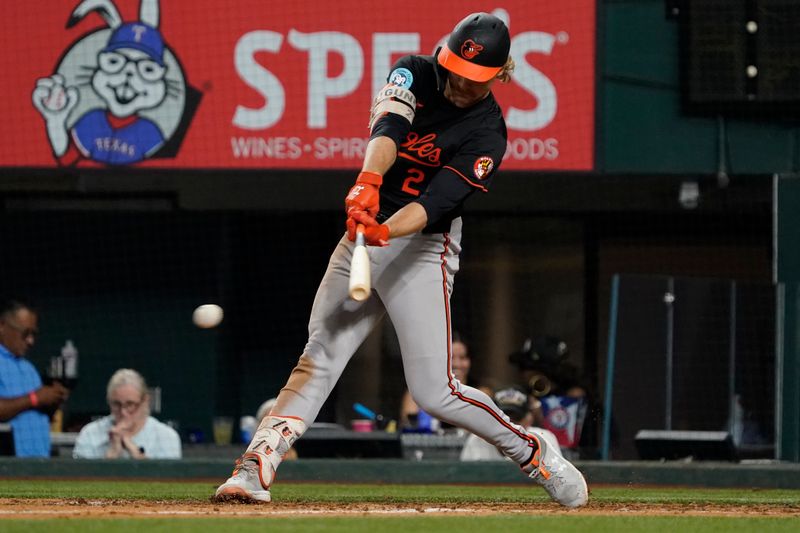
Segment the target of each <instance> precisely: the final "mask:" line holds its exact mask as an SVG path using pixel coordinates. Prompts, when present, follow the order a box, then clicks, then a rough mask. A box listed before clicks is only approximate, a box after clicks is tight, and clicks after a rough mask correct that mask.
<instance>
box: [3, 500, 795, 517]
mask: <svg viewBox="0 0 800 533" xmlns="http://www.w3.org/2000/svg"><path fill="white" fill-rule="evenodd" d="M514 513H524V514H548V515H552V514H553V513H557V514H561V513H563V514H581V515H590V516H592V515H594V516H603V515H629V516H633V515H651V516H659V515H660V516H734V517H735V516H741V517H743V516H749V517H754V516H778V517H798V518H800V506H796V505H780V504H770V505H767V504H756V505H730V504H718V505H717V504H707V503H704V504H645V503H635V504H631V503H625V504H614V503H607V502H590V503H589V505H588V506H586V507H584V508H582V509H577V510H569V509H564V508H563V507H560V506H558V505H557V504H554V503H547V504H541V505H537V506H535V507H531V506H522V505H519V504H503V503H494V504H491V503H488V504H483V503H480V504H476V503H469V504H459V505H457V506H452V507H449V506H437V507H426V506H422V505H418V504H417V505H411V504H399V505H393V504H375V503H365V504H352V503H351V504H336V503H326V504H318V505H309V504H302V505H299V504H296V503H290V504H289V503H280V502H273V503H268V504H260V505H253V504H241V503H226V504H219V503H213V502H210V501H209V502H194V503H185V502H182V503H175V502H166V501H165V502H159V501H145V500H100V499H93V500H88V499H83V498H76V499H66V498H65V499H27V498H3V499H0V519H15V518H16V519H19V518H67V517H72V518H81V517H86V518H89V517H94V518H146V517H155V518H164V517H187V518H202V517H226V516H244V517H258V516H262V517H272V516H275V517H278V516H287V515H291V516H348V515H361V514H389V515H394V514H403V515H414V514H419V515H421V514H426V515H429V514H456V515H489V514H514Z"/></svg>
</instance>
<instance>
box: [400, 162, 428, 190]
mask: <svg viewBox="0 0 800 533" xmlns="http://www.w3.org/2000/svg"><path fill="white" fill-rule="evenodd" d="M424 180H425V173H424V172H423V171H421V170H419V169H417V168H409V169H408V177H407V178H406V180H405V181H404V182H403V187H402V190H403V192H407V193H408V194H410V195H411V196H419V193H420V191H419V190H417V189H415V188H414V187H412V186H411V185H412V184H413V183H421V182H422V181H424Z"/></svg>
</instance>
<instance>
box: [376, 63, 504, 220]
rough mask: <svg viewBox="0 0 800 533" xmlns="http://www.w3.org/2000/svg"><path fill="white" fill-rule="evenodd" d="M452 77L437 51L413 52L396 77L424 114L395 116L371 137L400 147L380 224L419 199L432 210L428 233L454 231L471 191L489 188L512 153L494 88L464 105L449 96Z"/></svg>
mask: <svg viewBox="0 0 800 533" xmlns="http://www.w3.org/2000/svg"><path fill="white" fill-rule="evenodd" d="M446 79H447V71H446V70H444V69H443V68H442V67H440V66H439V65H438V64H437V62H436V59H435V57H433V56H405V57H403V58H401V59H400V60H398V61H397V63H396V64H395V65H394V67H393V68H392V71H391V74H389V77H388V80H387V81H388V82H389V83H390V84H394V85H397V86H401V87H403V88H405V89H408V90H410V91H411V92H412V93H413V94H414V96H415V97H416V115H415V116H414V119H413V122H412V123H411V124H409V122H408V120H406V119H405V118H403V117H402V116H401V115H398V114H394V113H387V114H386V115H384V116H383V117H380V118H378V119H377V120H376V121H375V123H374V125H373V128H372V135H371V138H374V137H378V136H387V137H390V138H392V139H394V141H395V143H396V144H397V148H398V152H397V160H396V161H395V163H394V165H392V167H391V169H389V171H388V172H387V173H386V175H385V176H384V177H383V185H382V186H381V189H380V207H381V209H380V213H379V214H378V217H377V218H378V221H380V222H383V221H385V220H386V219H387V218H389V217H390V216H391V215H392V214H394V213H395V212H396V211H397V210H398V209H400V208H401V207H403V206H405V205H406V204H408V203H409V202H412V201H416V202H418V203H420V204H421V205H422V206H423V207H424V208H425V211H426V213H427V215H428V225H427V226H426V227H425V229H424V230H423V232H424V233H442V232H446V231H449V229H450V222H451V221H452V220H453V219H454V218H456V217H458V216H460V215H461V211H462V208H463V204H464V200H466V198H467V197H468V196H470V195H471V194H472V193H473V192H475V191H476V190H479V191H482V192H487V191H488V190H489V186H490V184H491V181H492V177H493V176H494V174H495V172H497V168H498V167H499V166H500V162H501V161H502V159H503V154H504V153H505V151H506V139H507V137H508V134H507V132H506V124H505V120H504V119H503V114H502V111H501V109H500V106H499V105H498V104H497V101H496V100H495V99H494V95H492V94H491V93H489V95H488V96H487V97H486V98H484V99H483V100H481V101H480V102H478V103H476V104H474V105H472V106H471V107H468V108H460V107H456V106H455V105H453V104H452V103H451V102H450V101H449V100H447V98H445V96H444V88H445V81H446Z"/></svg>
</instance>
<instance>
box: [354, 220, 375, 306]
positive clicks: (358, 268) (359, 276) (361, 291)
mask: <svg viewBox="0 0 800 533" xmlns="http://www.w3.org/2000/svg"><path fill="white" fill-rule="evenodd" d="M371 290H372V283H371V281H370V267H369V255H368V254H367V247H366V245H365V244H364V225H363V224H358V225H357V226H356V246H355V248H353V259H352V260H351V261H350V286H349V293H350V298H352V299H353V300H355V301H357V302H363V301H364V300H366V299H367V298H369V294H370V291H371Z"/></svg>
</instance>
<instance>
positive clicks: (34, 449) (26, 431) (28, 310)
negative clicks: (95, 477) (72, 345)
mask: <svg viewBox="0 0 800 533" xmlns="http://www.w3.org/2000/svg"><path fill="white" fill-rule="evenodd" d="M38 334H39V328H38V315H37V313H36V311H35V310H34V309H33V308H32V307H31V305H30V304H27V303H24V302H22V301H19V300H5V301H3V302H0V422H8V423H9V425H10V426H11V429H12V432H13V441H14V453H15V455H16V456H17V457H49V456H50V416H52V414H53V413H54V412H55V411H56V409H58V407H59V406H60V405H61V404H62V403H64V401H66V399H67V397H68V396H69V390H68V389H67V388H66V387H64V386H63V385H62V384H61V383H53V384H52V385H45V386H42V379H41V377H40V376H39V373H38V372H37V371H36V368H35V367H34V366H33V364H31V362H30V361H28V360H27V359H25V355H26V354H27V353H28V351H29V350H30V349H31V348H32V347H33V344H34V342H35V341H36V336H37V335H38Z"/></svg>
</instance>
